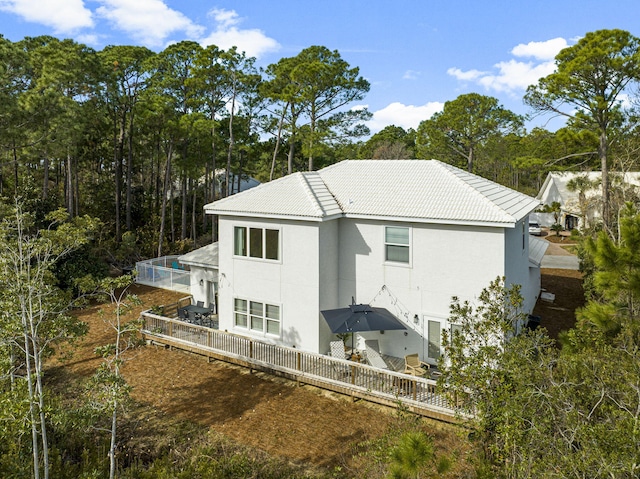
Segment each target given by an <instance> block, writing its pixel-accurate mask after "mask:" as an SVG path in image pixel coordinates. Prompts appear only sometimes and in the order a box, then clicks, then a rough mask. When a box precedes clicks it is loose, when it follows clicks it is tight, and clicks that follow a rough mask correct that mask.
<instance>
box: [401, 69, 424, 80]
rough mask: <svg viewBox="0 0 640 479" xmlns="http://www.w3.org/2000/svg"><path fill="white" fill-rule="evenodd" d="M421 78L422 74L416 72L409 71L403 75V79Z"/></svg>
mask: <svg viewBox="0 0 640 479" xmlns="http://www.w3.org/2000/svg"><path fill="white" fill-rule="evenodd" d="M419 76H420V72H417V71H415V70H407V71H406V72H404V75H402V79H403V80H417V79H418V77H419Z"/></svg>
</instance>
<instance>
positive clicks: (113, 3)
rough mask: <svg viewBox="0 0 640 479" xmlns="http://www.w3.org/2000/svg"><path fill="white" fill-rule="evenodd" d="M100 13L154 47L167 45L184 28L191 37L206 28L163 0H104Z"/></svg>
mask: <svg viewBox="0 0 640 479" xmlns="http://www.w3.org/2000/svg"><path fill="white" fill-rule="evenodd" d="M96 13H97V14H98V15H100V16H101V17H103V18H106V19H107V20H109V21H110V22H111V23H113V25H114V26H115V28H117V29H119V30H122V31H125V32H127V33H128V34H129V35H131V37H132V38H135V39H136V40H138V41H140V42H141V43H143V44H144V45H147V46H150V47H157V46H161V45H163V44H164V43H165V41H166V39H167V37H168V36H169V35H171V34H173V33H175V32H184V33H185V34H186V35H187V36H188V37H191V38H198V37H199V36H200V35H202V33H203V32H204V28H203V27H202V26H200V25H197V24H195V23H193V22H192V21H191V20H190V19H189V18H187V17H186V16H185V15H184V14H182V13H181V12H178V11H177V10H173V9H171V8H169V7H168V6H167V5H166V4H165V3H164V2H163V1H162V0H136V1H135V2H132V1H131V0H102V6H101V7H99V8H98V9H96Z"/></svg>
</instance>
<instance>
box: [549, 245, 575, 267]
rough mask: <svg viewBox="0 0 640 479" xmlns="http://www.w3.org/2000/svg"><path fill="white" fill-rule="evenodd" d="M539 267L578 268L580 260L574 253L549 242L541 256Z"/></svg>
mask: <svg viewBox="0 0 640 479" xmlns="http://www.w3.org/2000/svg"><path fill="white" fill-rule="evenodd" d="M540 267H541V268H557V269H575V270H577V269H580V260H579V259H578V257H577V256H576V255H574V254H571V253H569V252H568V251H567V250H566V249H564V248H563V247H562V246H560V245H559V244H556V243H551V242H549V247H548V248H547V252H546V253H545V255H544V256H543V257H542V264H541V265H540Z"/></svg>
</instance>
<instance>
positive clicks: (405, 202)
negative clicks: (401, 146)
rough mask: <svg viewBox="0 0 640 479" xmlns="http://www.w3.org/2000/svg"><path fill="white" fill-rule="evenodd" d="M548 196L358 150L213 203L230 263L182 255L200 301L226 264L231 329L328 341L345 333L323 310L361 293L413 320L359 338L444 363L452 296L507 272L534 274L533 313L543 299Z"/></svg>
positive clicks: (223, 286)
mask: <svg viewBox="0 0 640 479" xmlns="http://www.w3.org/2000/svg"><path fill="white" fill-rule="evenodd" d="M538 206H539V202H538V201H537V200H535V199H533V198H531V197H529V196H526V195H524V194H521V193H518V192H516V191H514V190H511V189H509V188H506V187H504V186H502V185H499V184H497V183H493V182H491V181H489V180H486V179H484V178H481V177H479V176H476V175H472V174H470V173H467V172H466V171H463V170H460V169H458V168H455V167H453V166H450V165H448V164H445V163H442V162H440V161H436V160H428V161H427V160H347V161H343V162H341V163H337V164H335V165H332V166H329V167H327V168H324V169H322V170H320V171H315V172H306V173H294V174H292V175H289V176H286V177H283V178H280V179H278V180H275V181H272V182H270V183H265V184H262V185H260V186H258V187H256V188H252V189H250V190H248V191H245V192H242V193H239V194H236V195H233V196H230V197H227V198H224V199H221V200H219V201H216V202H214V203H211V204H208V205H206V206H205V212H206V213H208V214H215V215H219V243H218V250H217V252H218V258H217V260H218V261H215V260H214V256H213V255H212V256H211V257H210V258H207V257H206V254H204V255H202V254H200V253H196V256H197V259H194V258H191V259H189V258H188V257H187V258H186V261H185V257H182V258H181V262H183V263H186V264H189V265H190V268H191V271H192V274H193V275H194V277H193V279H192V286H195V289H194V290H193V291H192V294H193V295H194V297H195V298H196V299H200V300H202V299H205V300H209V299H210V297H211V293H210V292H207V291H210V290H208V289H207V288H209V286H206V285H207V282H209V281H210V282H211V283H214V282H215V278H214V277H210V276H206V275H207V274H209V273H210V272H211V271H214V270H215V269H216V268H217V269H218V285H217V286H218V313H219V324H220V329H223V330H227V331H229V332H233V333H237V334H242V335H246V336H251V337H255V338H259V339H261V340H266V341H271V342H273V343H277V344H282V345H286V346H291V347H296V348H300V349H303V350H306V351H312V352H318V353H326V352H327V351H328V350H329V342H330V341H331V340H334V339H335V336H334V335H333V334H332V333H331V331H330V330H329V327H328V326H327V324H326V322H325V321H324V319H323V317H322V316H321V314H320V311H323V310H327V309H335V308H341V307H347V306H348V305H349V304H351V301H352V298H355V300H356V302H358V303H368V304H370V305H372V306H376V307H384V308H387V309H388V310H389V311H391V312H392V313H393V314H394V315H395V316H396V317H397V318H399V319H400V320H401V321H402V323H403V324H404V325H405V326H406V328H407V329H406V331H385V332H381V331H375V332H370V333H359V334H358V337H357V340H356V341H362V340H364V339H369V338H372V339H373V338H375V339H378V340H379V343H380V348H381V351H382V352H383V353H385V354H390V355H394V356H398V357H402V356H404V355H405V354H410V353H416V352H417V353H419V354H420V356H421V358H423V359H424V360H426V361H429V362H432V363H433V362H434V361H435V360H436V359H437V357H438V356H439V355H440V346H441V345H440V342H441V339H440V338H441V333H442V330H443V329H445V328H451V327H452V325H451V324H450V323H449V322H448V320H447V318H448V314H449V306H450V304H451V300H452V296H457V297H459V298H460V299H461V300H471V301H473V300H475V298H476V297H477V296H478V294H479V293H480V292H481V290H482V289H483V288H485V287H486V286H488V285H489V283H490V282H491V281H492V280H494V279H495V278H496V277H497V276H504V277H505V278H506V281H507V283H508V284H520V285H522V293H523V296H524V297H525V307H524V308H525V312H530V311H531V310H532V309H533V307H534V305H535V302H536V299H537V297H538V294H539V291H540V268H539V267H540V262H541V259H542V255H543V254H544V250H545V249H546V242H544V241H541V240H536V239H535V238H532V237H530V236H529V234H528V215H529V213H531V212H532V211H533V210H535V209H536V208H537V207H538ZM202 250H203V249H201V250H198V251H200V252H203V251H202ZM205 253H206V252H205ZM190 254H191V253H190ZM199 268H201V269H202V272H201V273H198V272H197V271H198V269H199ZM205 270H206V271H205ZM200 280H202V281H200ZM212 287H213V286H212ZM206 295H209V297H207V296H206Z"/></svg>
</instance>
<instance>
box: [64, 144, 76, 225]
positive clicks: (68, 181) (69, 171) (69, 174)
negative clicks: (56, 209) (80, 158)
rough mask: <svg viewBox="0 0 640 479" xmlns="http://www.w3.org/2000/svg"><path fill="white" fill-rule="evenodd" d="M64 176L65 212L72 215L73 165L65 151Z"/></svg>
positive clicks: (69, 155)
mask: <svg viewBox="0 0 640 479" xmlns="http://www.w3.org/2000/svg"><path fill="white" fill-rule="evenodd" d="M65 166H66V178H65V189H66V191H65V193H66V195H65V196H66V200H67V201H66V203H67V213H69V216H73V212H74V208H73V197H74V196H73V166H72V165H71V154H69V153H67V161H66V165H65Z"/></svg>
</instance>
